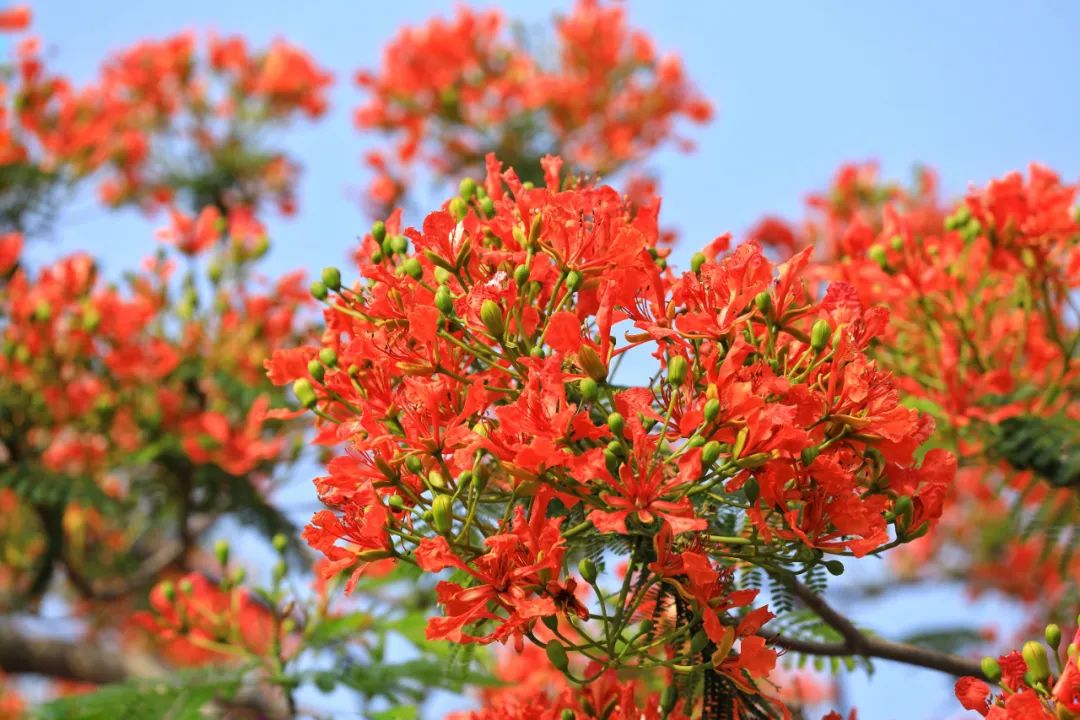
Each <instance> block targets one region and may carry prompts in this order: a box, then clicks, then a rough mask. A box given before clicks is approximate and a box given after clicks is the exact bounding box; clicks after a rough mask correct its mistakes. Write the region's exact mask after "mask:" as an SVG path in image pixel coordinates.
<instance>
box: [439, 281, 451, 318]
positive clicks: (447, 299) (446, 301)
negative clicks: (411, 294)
mask: <svg viewBox="0 0 1080 720" xmlns="http://www.w3.org/2000/svg"><path fill="white" fill-rule="evenodd" d="M435 307H436V308H438V309H439V312H441V313H442V314H443V315H453V314H454V298H453V296H451V295H450V288H449V287H448V286H446V285H440V286H439V287H438V289H437V290H436V291H435Z"/></svg>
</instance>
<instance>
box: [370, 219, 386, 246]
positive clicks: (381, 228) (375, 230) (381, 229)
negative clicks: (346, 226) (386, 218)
mask: <svg viewBox="0 0 1080 720" xmlns="http://www.w3.org/2000/svg"><path fill="white" fill-rule="evenodd" d="M371 237H372V239H373V240H374V241H375V242H377V243H379V244H380V245H382V241H383V240H385V239H386V223H384V222H383V221H382V220H376V221H375V222H373V223H372V224H371Z"/></svg>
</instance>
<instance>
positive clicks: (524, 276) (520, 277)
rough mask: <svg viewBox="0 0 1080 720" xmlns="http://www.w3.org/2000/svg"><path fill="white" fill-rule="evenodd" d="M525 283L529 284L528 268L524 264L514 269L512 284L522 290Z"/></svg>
mask: <svg viewBox="0 0 1080 720" xmlns="http://www.w3.org/2000/svg"><path fill="white" fill-rule="evenodd" d="M527 282H529V266H528V265H525V264H521V265H518V266H517V267H516V268H514V284H515V285H517V286H518V287H519V288H523V287H525V283H527Z"/></svg>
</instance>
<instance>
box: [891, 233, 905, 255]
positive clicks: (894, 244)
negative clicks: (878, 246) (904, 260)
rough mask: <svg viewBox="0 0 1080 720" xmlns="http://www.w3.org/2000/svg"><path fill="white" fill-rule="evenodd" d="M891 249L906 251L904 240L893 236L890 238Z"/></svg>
mask: <svg viewBox="0 0 1080 720" xmlns="http://www.w3.org/2000/svg"><path fill="white" fill-rule="evenodd" d="M889 247H891V248H892V249H893V250H895V251H897V252H900V251H901V250H903V249H904V238H902V237H900V236H899V235H893V236H892V237H891V238H889Z"/></svg>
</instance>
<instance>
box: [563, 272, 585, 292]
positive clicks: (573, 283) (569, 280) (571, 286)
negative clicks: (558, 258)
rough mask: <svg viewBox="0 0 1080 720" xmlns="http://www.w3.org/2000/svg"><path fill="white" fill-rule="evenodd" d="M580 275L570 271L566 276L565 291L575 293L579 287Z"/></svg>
mask: <svg viewBox="0 0 1080 720" xmlns="http://www.w3.org/2000/svg"><path fill="white" fill-rule="evenodd" d="M581 280H582V278H581V273H579V272H578V271H577V270H571V271H570V272H568V273H567V274H566V289H567V290H569V291H570V292H575V291H576V290H577V289H578V288H579V287H581Z"/></svg>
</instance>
